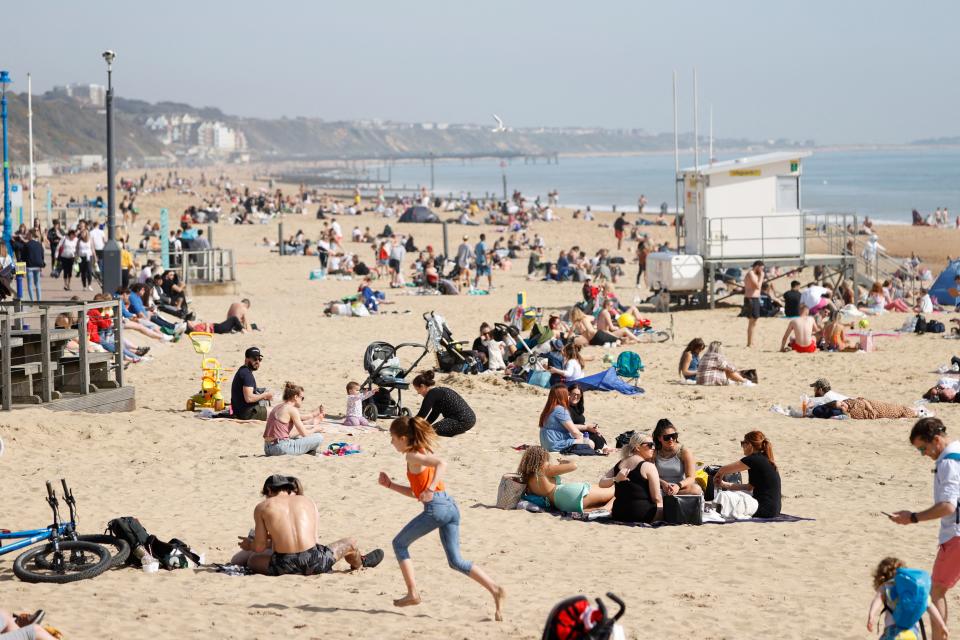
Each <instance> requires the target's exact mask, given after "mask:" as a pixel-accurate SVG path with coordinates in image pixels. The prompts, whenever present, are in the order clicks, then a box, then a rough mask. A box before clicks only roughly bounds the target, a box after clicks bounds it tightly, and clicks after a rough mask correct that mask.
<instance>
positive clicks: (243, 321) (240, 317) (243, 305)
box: [227, 298, 251, 331]
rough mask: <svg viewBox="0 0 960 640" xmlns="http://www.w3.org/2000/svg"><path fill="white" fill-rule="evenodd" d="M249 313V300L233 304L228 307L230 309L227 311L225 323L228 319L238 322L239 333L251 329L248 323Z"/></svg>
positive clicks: (245, 299)
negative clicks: (234, 319)
mask: <svg viewBox="0 0 960 640" xmlns="http://www.w3.org/2000/svg"><path fill="white" fill-rule="evenodd" d="M248 311H250V299H249V298H244V299H243V300H241V301H240V302H234V303H233V304H231V305H230V308H229V309H227V321H229V320H230V318H236V319H237V321H239V322H240V326H241V327H242V328H241V331H246V330H248V329H250V328H251V324H250V323H249V322H248V318H247V312H248Z"/></svg>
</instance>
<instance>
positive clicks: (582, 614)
mask: <svg viewBox="0 0 960 640" xmlns="http://www.w3.org/2000/svg"><path fill="white" fill-rule="evenodd" d="M607 597H608V598H610V599H611V600H613V601H614V602H616V603H617V604H618V605H619V606H620V610H619V611H617V613H616V614H615V615H614V616H613V617H608V616H607V607H606V606H605V605H604V604H603V601H602V600H601V599H600V598H597V599H596V603H597V606H595V607H594V606H593V605H591V604H590V601H589V600H588V599H587V598H586V596H574V597H572V598H567V599H566V600H563V601H562V602H560V603H559V604H558V605H557V606H555V607H554V608H553V611H551V612H550V617H548V618H547V624H546V626H545V627H544V629H543V639H542V640H611V639H616V638H623V637H624V635H623V630H622V629H620V628H619V627H620V625H618V624H617V620H619V619H620V618H621V616H623V612H624V611H625V610H626V605H624V603H623V600H621V599H620V598H618V597H617V596H615V595H613V594H612V593H609V592H607Z"/></svg>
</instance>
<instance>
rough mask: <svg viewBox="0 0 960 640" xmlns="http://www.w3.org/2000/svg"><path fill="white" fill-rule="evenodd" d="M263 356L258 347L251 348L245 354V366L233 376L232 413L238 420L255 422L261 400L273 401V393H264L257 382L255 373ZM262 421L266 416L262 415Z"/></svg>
mask: <svg viewBox="0 0 960 640" xmlns="http://www.w3.org/2000/svg"><path fill="white" fill-rule="evenodd" d="M261 360H263V355H262V354H261V353H260V349H258V348H257V347H250V348H249V349H247V350H246V351H244V352H243V366H241V367H240V368H238V369H237V372H236V373H235V374H233V381H232V382H231V383H230V411H231V415H232V417H234V418H236V419H238V420H253V419H255V418H257V414H258V407H259V406H260V401H261V400H273V392H272V391H263V390H260V389H258V388H257V380H256V378H254V376H253V372H254V371H256V370H258V369H259V368H260V361H261ZM260 415H261V416H262V417H260V420H265V419H266V416H265V415H263V414H260Z"/></svg>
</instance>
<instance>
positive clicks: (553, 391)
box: [540, 384, 606, 455]
mask: <svg viewBox="0 0 960 640" xmlns="http://www.w3.org/2000/svg"><path fill="white" fill-rule="evenodd" d="M589 431H594V432H597V433H599V431H600V429H599V427H597V425H595V424H594V425H583V427H582V428H579V427H577V426H576V425H575V424H574V423H573V418H572V417H571V416H570V392H569V391H568V390H567V387H566V385H563V384H555V385H553V386H552V387H551V388H550V394H549V395H548V396H547V402H546V404H545V405H544V407H543V411H541V412H540V446H542V447H543V448H544V449H546V450H547V451H556V452H560V453H566V454H575V455H576V454H586V455H590V454H592V453H593V449H594V444H593V441H592V440H591V439H590V438H589V437H588V436H587V435H585V433H584V432H589ZM603 453H606V451H603Z"/></svg>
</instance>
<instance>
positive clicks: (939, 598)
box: [890, 418, 960, 640]
mask: <svg viewBox="0 0 960 640" xmlns="http://www.w3.org/2000/svg"><path fill="white" fill-rule="evenodd" d="M910 444H912V445H913V446H914V447H915V448H916V449H917V451H919V452H920V455H923V456H926V457H928V458H930V459H931V460H935V461H936V463H937V466H936V470H935V473H936V475H935V476H934V479H933V503H934V504H933V506H932V507H929V508H927V509H924V510H923V511H898V512H896V513H894V514H892V515H891V516H890V519H891V520H893V521H894V522H896V523H897V524H902V525H908V524H916V523H918V522H923V521H925V520H940V535H939V538H938V543H939V545H940V547H939V551H937V559H936V561H934V563H933V579H932V582H933V586H932V588H931V590H930V599H931V600H933V604H934V606H936V607H937V609H938V610H939V611H940V615H941V616H942V617H943V621H944V624H946V621H947V591H949V590H950V589H952V588H953V586H954V585H956V584H957V581H958V580H960V512H958V511H957V504H958V501H960V442H958V441H957V440H951V439H949V438H947V428H946V426H944V424H943V422H942V421H941V420H940V419H939V418H923V419H921V420H918V421H917V423H916V424H915V425H913V429H912V430H911V431H910ZM943 638H944V636H943V634H942V633H941V632H940V630H939V629H938V628H936V627H934V630H933V640H943Z"/></svg>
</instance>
